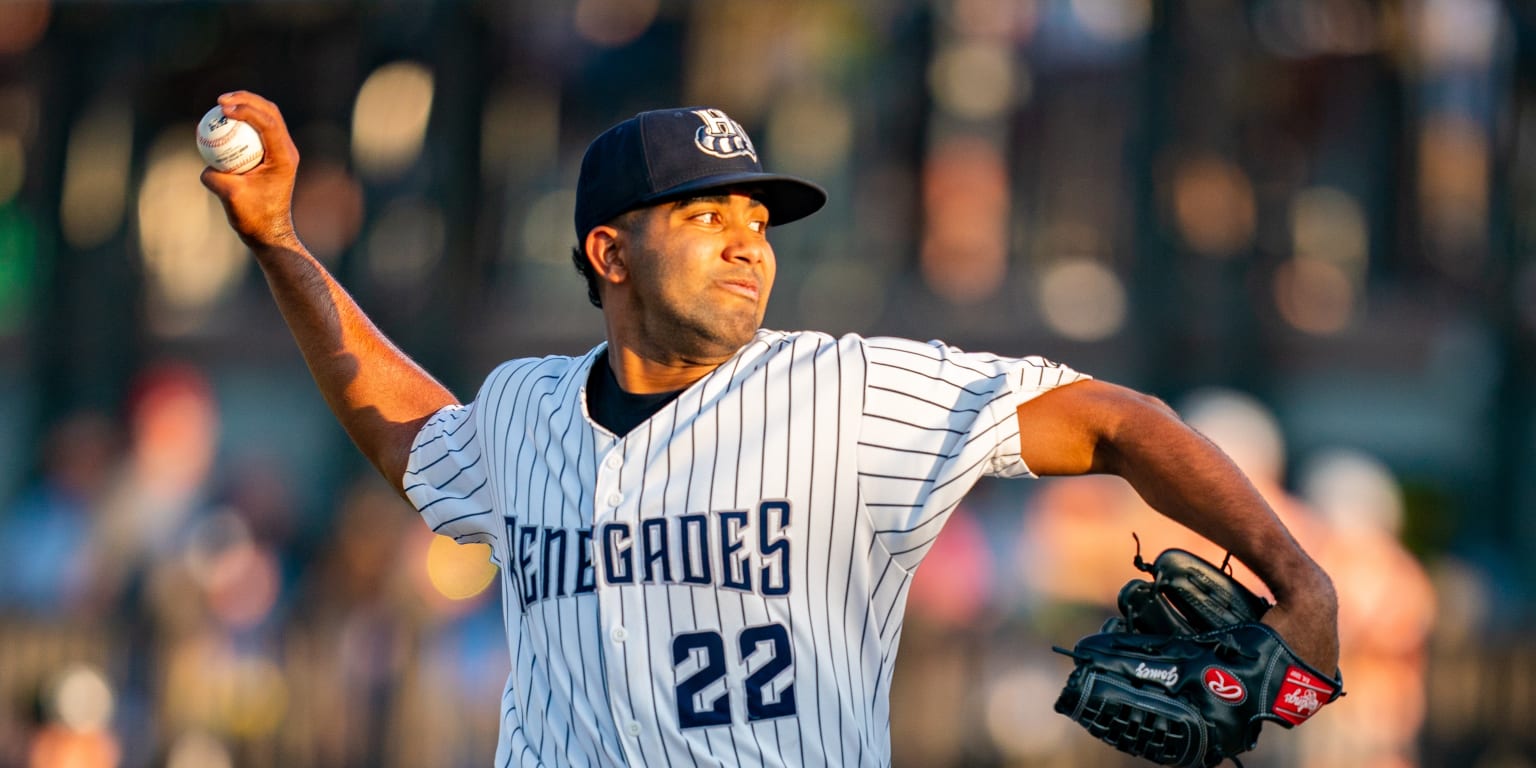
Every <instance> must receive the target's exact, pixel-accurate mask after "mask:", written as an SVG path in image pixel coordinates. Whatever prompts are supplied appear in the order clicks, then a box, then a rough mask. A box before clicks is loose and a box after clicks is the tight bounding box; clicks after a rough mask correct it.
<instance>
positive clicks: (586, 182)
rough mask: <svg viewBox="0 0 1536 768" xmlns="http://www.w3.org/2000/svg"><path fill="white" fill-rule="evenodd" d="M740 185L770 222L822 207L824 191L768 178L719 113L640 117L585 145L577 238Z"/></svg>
mask: <svg viewBox="0 0 1536 768" xmlns="http://www.w3.org/2000/svg"><path fill="white" fill-rule="evenodd" d="M726 187H742V188H746V189H750V190H751V194H752V196H753V197H754V198H756V199H758V200H761V201H762V202H763V204H764V205H766V206H768V217H769V218H768V222H769V223H770V224H773V225H778V224H787V223H789V222H791V221H795V220H796V219H803V218H805V217H806V216H809V215H811V214H813V213H815V212H816V211H817V210H819V209H820V208H821V206H822V205H824V204H825V203H826V202H827V192H826V190H824V189H822V188H821V187H819V186H817V185H815V184H813V183H811V182H809V181H806V180H805V179H800V178H796V177H794V176H785V175H782V174H777V173H765V172H764V171H763V165H762V163H760V162H759V161H758V159H757V149H756V148H755V147H753V146H752V140H751V139H750V138H748V137H747V132H746V131H744V130H742V128H741V125H740V124H739V123H737V122H736V121H735V120H732V119H731V118H730V117H728V116H726V114H725V113H724V112H722V111H720V110H718V109H710V108H708V107H687V108H682V109H658V110H654V111H650V112H641V113H640V114H638V115H635V116H634V117H631V118H629V119H628V120H625V121H624V122H622V123H619V124H618V125H615V126H613V127H612V128H609V129H608V130H606V131H604V132H603V133H602V135H600V136H598V137H597V138H596V139H594V140H593V141H592V144H591V145H589V146H588V147H587V154H586V155H585V156H584V157H582V159H581V177H580V178H579V179H578V180H577V182H576V239H577V240H578V241H581V240H584V239H585V238H586V236H587V233H588V232H590V231H592V228H593V227H596V226H598V225H599V224H602V223H604V222H606V221H608V220H610V219H612V218H613V217H615V216H618V215H619V214H621V213H624V212H626V211H631V210H634V209H635V208H639V207H641V206H646V205H654V204H656V203H660V202H665V201H668V200H677V199H681V198H684V197H693V196H697V195H701V194H703V193H705V192H708V191H710V190H714V189H722V188H726Z"/></svg>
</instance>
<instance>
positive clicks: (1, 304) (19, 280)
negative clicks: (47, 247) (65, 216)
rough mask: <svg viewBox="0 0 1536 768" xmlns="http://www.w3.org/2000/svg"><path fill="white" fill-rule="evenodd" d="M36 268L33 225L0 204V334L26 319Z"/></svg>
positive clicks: (19, 211)
mask: <svg viewBox="0 0 1536 768" xmlns="http://www.w3.org/2000/svg"><path fill="white" fill-rule="evenodd" d="M37 267H38V264H37V224H36V223H35V222H33V221H32V218H31V217H30V216H28V215H26V213H25V212H23V211H22V210H20V209H19V208H18V207H16V206H4V205H0V334H4V333H12V332H14V331H16V330H18V329H20V328H21V327H22V324H23V322H24V321H25V320H26V318H27V315H28V312H29V310H30V309H31V307H32V296H33V291H34V289H35V287H36V282H37Z"/></svg>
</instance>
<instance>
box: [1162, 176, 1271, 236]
mask: <svg viewBox="0 0 1536 768" xmlns="http://www.w3.org/2000/svg"><path fill="white" fill-rule="evenodd" d="M1173 212H1174V221H1175V222H1176V223H1177V224H1178V229H1179V234H1180V235H1182V236H1183V237H1184V242H1185V243H1187V244H1188V245H1189V247H1190V249H1191V250H1193V251H1195V252H1196V253H1199V254H1201V255H1203V256H1211V257H1224V256H1231V255H1233V254H1235V253H1238V252H1239V251H1241V250H1243V249H1244V248H1246V247H1247V246H1248V244H1249V243H1250V242H1251V241H1252V239H1253V233H1254V226H1255V222H1256V218H1257V210H1256V206H1255V204H1254V199H1253V184H1252V183H1251V182H1249V180H1248V175H1247V174H1245V173H1243V169H1242V168H1239V167H1238V166H1237V164H1235V163H1233V162H1232V161H1230V160H1228V159H1226V158H1223V157H1219V156H1216V155H1200V156H1196V157H1190V158H1187V159H1185V160H1183V161H1181V162H1180V163H1179V164H1178V166H1177V167H1176V168H1175V169H1174V172H1173Z"/></svg>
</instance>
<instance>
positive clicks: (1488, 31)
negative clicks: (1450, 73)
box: [1407, 0, 1502, 70]
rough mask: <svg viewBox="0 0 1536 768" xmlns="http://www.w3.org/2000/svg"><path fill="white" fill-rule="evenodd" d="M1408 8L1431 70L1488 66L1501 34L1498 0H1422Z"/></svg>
mask: <svg viewBox="0 0 1536 768" xmlns="http://www.w3.org/2000/svg"><path fill="white" fill-rule="evenodd" d="M1407 10H1408V11H1409V19H1410V24H1409V27H1408V29H1409V31H1410V33H1411V35H1412V39H1413V41H1414V42H1415V43H1416V46H1415V47H1416V48H1417V49H1418V52H1419V55H1420V56H1422V57H1423V59H1424V64H1425V66H1426V67H1427V68H1428V69H1431V70H1441V69H1449V68H1460V67H1470V68H1481V67H1484V66H1487V64H1488V61H1489V59H1491V58H1492V56H1493V51H1494V45H1495V43H1496V42H1497V39H1498V35H1499V16H1500V14H1501V13H1502V10H1501V9H1500V4H1499V3H1498V2H1497V1H1496V0H1419V2H1414V3H1409V4H1407Z"/></svg>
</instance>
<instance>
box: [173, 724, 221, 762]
mask: <svg viewBox="0 0 1536 768" xmlns="http://www.w3.org/2000/svg"><path fill="white" fill-rule="evenodd" d="M234 764H235V763H234V758H233V756H231V755H230V754H229V748H228V747H226V746H224V743H223V742H221V741H219V740H218V739H217V738H215V737H214V736H212V735H210V734H209V733H208V732H207V731H203V730H200V729H193V730H189V731H187V732H185V733H183V734H181V735H180V736H177V737H176V740H175V741H173V742H172V743H171V748H170V750H169V755H168V756H167V757H166V760H165V768H234Z"/></svg>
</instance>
